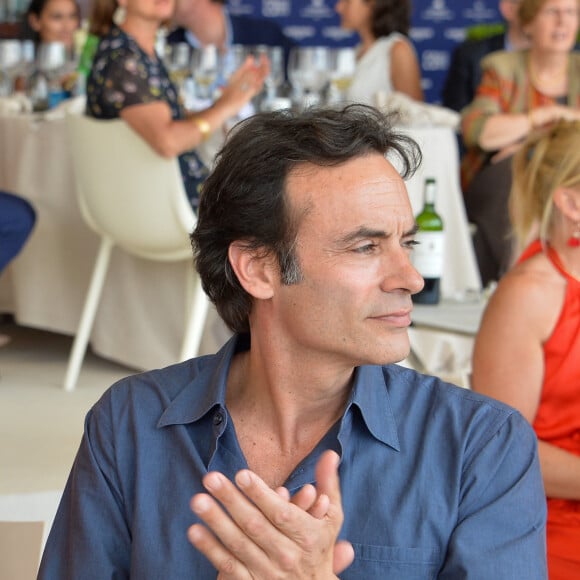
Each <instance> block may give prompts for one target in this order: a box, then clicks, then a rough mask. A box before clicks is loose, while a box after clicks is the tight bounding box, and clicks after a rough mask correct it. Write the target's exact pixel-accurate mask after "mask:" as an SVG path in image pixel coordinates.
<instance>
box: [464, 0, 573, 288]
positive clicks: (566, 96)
mask: <svg viewBox="0 0 580 580" xmlns="http://www.w3.org/2000/svg"><path fill="white" fill-rule="evenodd" d="M579 6H580V1H579V0H521V1H520V4H519V7H518V18H519V21H520V23H521V26H522V29H523V31H524V32H525V34H526V35H527V36H528V38H529V39H530V48H529V50H524V51H512V52H504V51H501V52H496V53H494V54H490V55H488V56H487V57H486V58H485V59H484V60H483V62H482V67H483V78H482V81H481V85H480V86H479V88H478V90H477V95H476V97H475V100H474V101H473V102H472V103H471V105H469V106H468V107H467V108H465V109H464V110H463V111H462V125H461V129H462V136H463V142H464V143H465V146H466V147H467V151H466V153H465V155H464V157H463V161H462V164H461V171H462V188H463V193H464V197H465V207H466V210H467V217H468V219H469V221H470V222H472V223H474V224H475V225H476V226H477V230H476V232H475V235H474V238H473V242H474V247H475V254H476V256H477V262H478V266H479V271H480V274H481V278H482V282H483V284H484V285H486V284H487V283H488V282H490V281H491V280H498V279H499V278H500V277H501V276H502V274H503V273H504V272H505V271H506V270H507V269H508V268H509V266H510V264H511V263H512V242H511V240H510V231H511V227H510V222H509V217H508V211H507V199H508V195H509V190H510V187H511V159H510V156H511V155H512V154H513V153H514V151H516V150H517V148H518V147H519V146H520V145H521V143H522V141H523V140H524V139H525V138H526V137H527V136H528V134H529V133H530V131H531V130H532V129H535V128H538V127H542V126H546V125H549V124H551V123H554V122H556V121H558V120H560V119H578V118H580V109H579V106H580V54H577V53H574V52H572V49H573V48H574V44H575V42H576V34H577V32H578V9H579Z"/></svg>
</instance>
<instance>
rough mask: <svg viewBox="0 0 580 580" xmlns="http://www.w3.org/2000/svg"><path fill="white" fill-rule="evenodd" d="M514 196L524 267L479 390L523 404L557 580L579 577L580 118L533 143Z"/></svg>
mask: <svg viewBox="0 0 580 580" xmlns="http://www.w3.org/2000/svg"><path fill="white" fill-rule="evenodd" d="M513 174H514V181H513V186H512V190H511V194H510V209H511V218H512V223H513V226H514V231H515V236H516V239H517V241H518V243H519V245H520V247H523V246H524V245H525V244H526V243H527V242H528V241H529V240H531V239H533V238H537V239H535V240H534V241H532V242H531V243H530V244H529V245H528V246H527V248H526V249H525V250H524V252H523V254H522V255H521V257H520V259H519V261H518V263H517V264H516V265H515V266H514V267H513V268H512V269H511V270H510V271H509V272H508V273H507V274H506V275H505V276H504V277H503V278H502V279H501V281H500V283H499V285H498V287H497V290H496V292H495V293H494V294H493V296H492V298H491V300H490V302H489V305H488V307H487V309H486V312H485V315H484V318H483V322H482V325H481V329H480V332H479V334H478V336H477V339H476V344H475V350H474V355H473V377H472V379H473V390H475V391H479V392H481V393H484V394H487V395H490V396H491V397H495V398H496V399H500V400H502V401H504V402H506V403H508V404H510V405H512V406H514V407H515V408H517V409H518V410H519V411H520V412H521V413H522V414H523V415H524V417H526V418H527V419H528V420H529V421H530V422H531V423H532V424H533V427H534V429H535V431H536V434H537V436H538V440H539V443H538V446H539V454H540V462H541V466H542V473H543V478H544V486H545V489H546V495H547V497H548V525H547V541H548V569H549V574H550V579H551V580H560V579H561V580H571V579H572V578H580V549H579V548H580V122H578V121H574V122H570V121H563V122H561V123H559V124H557V125H556V126H554V127H552V128H551V129H549V130H547V132H545V133H543V134H541V135H536V136H532V137H530V138H529V139H528V140H527V141H526V143H525V145H524V146H523V148H522V149H521V150H520V151H519V152H518V153H517V154H516V155H515V157H514V165H513Z"/></svg>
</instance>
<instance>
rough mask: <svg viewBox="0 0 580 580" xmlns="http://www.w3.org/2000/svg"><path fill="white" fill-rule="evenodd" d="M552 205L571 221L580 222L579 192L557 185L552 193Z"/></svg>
mask: <svg viewBox="0 0 580 580" xmlns="http://www.w3.org/2000/svg"><path fill="white" fill-rule="evenodd" d="M553 199H554V205H555V206H556V207H557V208H558V210H559V211H560V213H561V214H562V215H564V216H565V217H567V218H568V219H569V220H571V221H573V222H576V223H578V222H580V192H578V191H576V190H574V189H569V188H565V187H558V188H557V189H556V190H555V191H554V195H553Z"/></svg>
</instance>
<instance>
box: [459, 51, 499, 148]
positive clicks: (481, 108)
mask: <svg viewBox="0 0 580 580" xmlns="http://www.w3.org/2000/svg"><path fill="white" fill-rule="evenodd" d="M484 63H485V61H484ZM483 66H485V65H483ZM503 84H504V85H505V83H503ZM501 98H502V82H501V79H500V77H499V74H498V73H497V71H496V70H495V69H494V68H493V67H490V66H485V67H484V70H483V76H482V78H481V83H480V84H479V87H478V89H477V92H476V94H475V98H474V99H473V101H472V102H471V104H469V105H468V106H467V107H466V108H464V109H463V110H462V111H461V133H462V135H463V141H464V143H465V145H466V146H467V147H475V146H477V145H478V142H479V137H480V135H481V131H482V130H483V126H484V125H485V122H486V121H487V119H488V118H489V117H490V116H491V115H495V114H497V113H502V112H504V111H503V108H502V103H501Z"/></svg>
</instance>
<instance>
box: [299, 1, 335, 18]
mask: <svg viewBox="0 0 580 580" xmlns="http://www.w3.org/2000/svg"><path fill="white" fill-rule="evenodd" d="M300 16H302V17H303V18H313V19H314V20H320V19H321V18H336V12H335V11H334V8H333V7H332V6H327V5H326V0H309V3H308V6H306V8H304V9H303V10H301V11H300Z"/></svg>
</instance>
